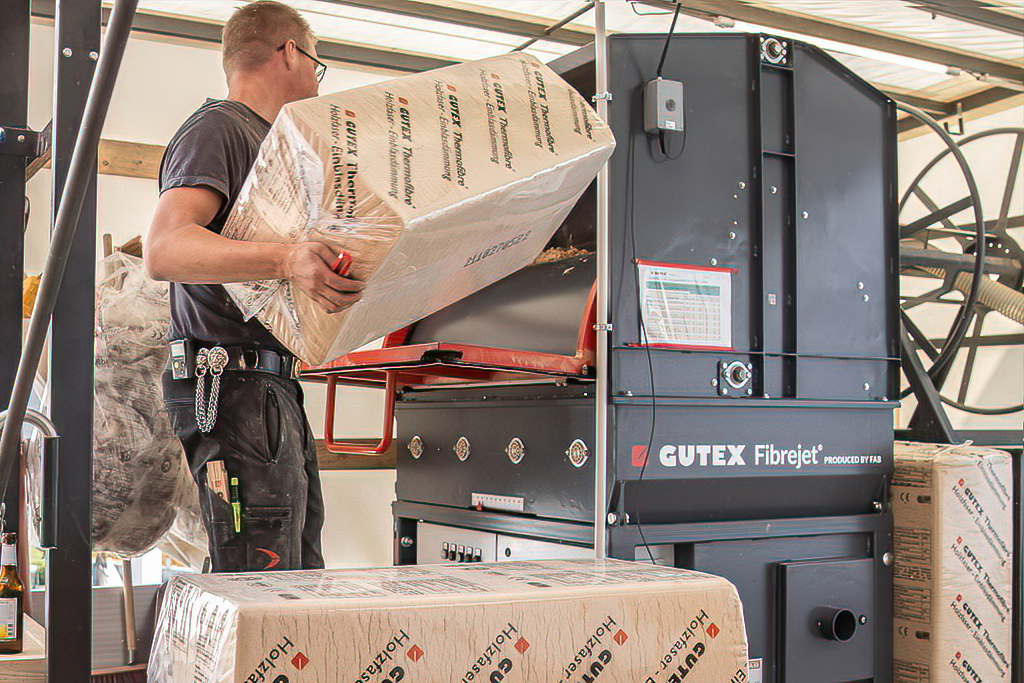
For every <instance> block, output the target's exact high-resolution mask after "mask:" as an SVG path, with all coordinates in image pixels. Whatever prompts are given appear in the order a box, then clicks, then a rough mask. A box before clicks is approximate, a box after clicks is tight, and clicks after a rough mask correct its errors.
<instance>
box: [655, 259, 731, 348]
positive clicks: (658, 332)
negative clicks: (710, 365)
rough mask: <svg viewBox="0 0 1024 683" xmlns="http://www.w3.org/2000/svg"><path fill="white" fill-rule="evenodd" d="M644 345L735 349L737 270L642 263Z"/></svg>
mask: <svg viewBox="0 0 1024 683" xmlns="http://www.w3.org/2000/svg"><path fill="white" fill-rule="evenodd" d="M638 270H639V277H640V310H641V315H642V319H643V324H644V332H645V335H644V338H643V339H641V340H640V341H641V343H644V344H646V345H648V346H681V347H699V348H712V349H731V348H732V271H731V270H728V269H725V268H703V267H699V266H681V265H671V264H667V263H653V262H650V261H640V262H639V264H638Z"/></svg>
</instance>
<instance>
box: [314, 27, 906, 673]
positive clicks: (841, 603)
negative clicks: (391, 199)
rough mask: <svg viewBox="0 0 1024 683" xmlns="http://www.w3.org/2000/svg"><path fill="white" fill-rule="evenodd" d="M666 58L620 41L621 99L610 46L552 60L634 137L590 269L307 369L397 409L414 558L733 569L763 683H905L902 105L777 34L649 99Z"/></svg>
mask: <svg viewBox="0 0 1024 683" xmlns="http://www.w3.org/2000/svg"><path fill="white" fill-rule="evenodd" d="M665 43H666V38H665V37H664V36H652V35H615V36H611V37H610V38H608V42H607V73H606V74H604V76H606V80H607V83H608V86H607V93H606V92H598V91H597V83H598V82H604V81H603V80H602V78H599V76H602V74H599V73H598V65H597V64H596V63H595V56H594V52H593V50H592V49H591V50H588V49H586V48H585V49H584V50H581V51H580V52H577V53H573V54H570V55H568V56H566V57H564V58H562V59H560V60H558V61H556V62H555V63H553V64H552V66H553V68H555V69H556V70H557V71H559V72H560V73H561V74H563V76H564V77H565V78H566V79H567V80H568V81H569V82H570V83H572V84H573V85H574V86H575V87H577V88H578V89H579V90H580V92H581V94H583V95H584V96H585V97H587V98H588V99H590V98H592V97H594V96H597V97H598V98H606V99H607V98H610V97H612V98H613V99H611V100H610V101H609V102H608V106H607V111H608V121H609V124H610V125H611V127H612V130H613V132H614V133H615V136H616V139H617V141H618V146H617V148H616V151H615V154H614V155H613V157H612V159H611V161H610V166H609V169H608V178H609V179H610V182H609V184H608V186H607V193H606V195H604V194H602V193H601V192H589V191H588V193H586V194H585V195H584V196H583V199H582V200H581V201H580V203H579V205H578V206H577V207H576V209H575V210H574V211H573V213H572V214H571V215H570V216H569V219H568V220H567V221H566V224H565V226H563V229H562V230H561V231H560V233H559V234H558V235H556V238H555V239H556V244H555V245H554V246H560V247H573V250H572V252H571V253H573V254H575V255H574V256H571V257H569V258H562V259H558V260H554V261H551V262H546V263H538V264H535V265H533V266H530V267H528V268H526V269H523V270H521V271H519V272H517V273H515V274H513V275H511V276H510V277H508V278H506V279H504V280H502V281H500V282H498V283H496V284H494V285H492V286H490V287H488V288H486V289H484V290H482V291H480V292H478V293H477V294H475V295H473V296H471V297H469V298H467V299H464V300H462V301H460V302H459V303H457V304H454V305H452V306H450V307H449V308H447V309H445V310H443V311H441V312H439V313H437V314H435V315H432V316H430V317H428V318H426V319H424V320H422V321H421V322H419V323H417V324H415V325H413V326H412V327H410V328H409V329H407V330H402V331H400V332H397V333H395V334H392V335H391V336H389V337H388V339H387V340H386V342H385V345H384V347H383V348H381V349H375V350H368V351H358V352H353V353H351V354H349V355H347V356H345V357H343V358H341V359H339V360H338V361H336V362H334V363H332V364H330V365H327V366H324V367H320V368H314V369H311V370H310V371H309V373H308V374H310V375H322V376H325V377H327V379H328V383H329V385H331V388H332V392H331V393H332V395H333V387H334V386H336V385H337V384H338V383H343V384H344V383H347V384H356V385H365V386H380V387H384V388H386V390H387V392H388V406H389V410H393V414H394V418H395V420H396V422H397V430H396V433H395V439H396V446H397V456H396V459H397V485H396V490H397V502H395V504H394V508H393V510H394V518H395V561H396V562H397V563H399V564H409V563H434V562H452V561H455V562H477V561H484V562H495V561H498V562H500V561H503V560H510V559H511V560H526V559H540V558H568V557H586V556H591V555H592V554H593V553H594V549H595V546H597V547H598V550H599V551H601V550H604V552H606V553H607V554H608V555H609V556H611V557H616V558H624V559H630V560H636V561H639V562H656V563H661V564H667V565H673V566H676V567H685V568H691V569H696V570H700V571H706V572H710V573H713V574H719V575H722V576H725V577H727V578H728V579H730V580H731V581H732V582H733V583H734V584H735V585H736V586H737V588H738V590H739V594H740V597H741V598H742V600H743V605H744V612H745V615H746V627H747V633H748V638H749V644H750V659H751V662H750V680H751V681H758V682H759V683H840V682H848V681H862V682H863V681H871V682H872V683H889V682H890V681H891V680H892V673H891V662H892V631H891V623H892V599H893V596H892V571H893V568H892V519H891V517H890V514H889V511H888V502H887V486H888V483H889V479H890V475H891V472H892V452H893V418H892V411H893V408H894V406H895V403H894V399H895V398H896V397H897V395H898V386H897V381H898V372H899V345H898V341H899V340H898V329H899V328H898V324H899V323H898V308H897V287H898V283H897V272H898V250H897V249H898V247H897V240H898V230H897V214H896V206H895V197H896V177H895V147H896V123H895V121H896V116H895V111H896V110H895V105H894V104H893V102H892V101H891V100H889V99H888V98H887V97H886V96H885V95H883V94H881V93H879V92H878V91H876V90H875V89H873V88H872V87H871V86H869V85H868V84H866V83H865V82H864V81H862V80H861V79H859V78H858V77H857V76H855V75H854V74H853V73H851V72H850V71H848V70H847V69H846V68H844V67H843V66H842V65H840V64H839V63H838V62H836V61H835V60H833V59H832V58H830V57H829V56H827V55H825V54H824V53H823V52H821V51H820V50H818V49H816V48H814V47H812V46H809V45H805V44H801V43H799V42H794V41H791V40H789V39H785V38H779V37H774V36H767V35H743V34H716V35H703V34H689V35H684V36H676V37H673V38H671V41H670V49H669V50H668V52H667V59H666V60H665V62H664V68H663V70H662V80H663V81H670V82H668V83H660V84H657V86H656V87H655V86H650V85H649V84H651V83H652V82H656V81H657V79H656V78H655V74H656V66H657V64H658V62H659V56H660V55H661V54H662V52H663V46H664V45H665ZM677 85H679V86H680V87H676V86H677ZM608 93H610V95H609V94H608ZM645 95H646V97H645ZM652 108H653V109H652ZM658 114H664V116H659V115H658ZM667 120H671V121H673V123H666V121H667ZM604 196H607V201H606V204H605V205H604V206H599V205H598V202H599V197H604ZM602 216H603V218H602ZM601 220H606V225H607V236H608V242H609V246H608V247H607V252H606V253H605V251H604V250H603V249H598V248H596V245H597V243H596V242H595V227H594V226H595V225H598V224H599V223H600V221H601ZM600 259H605V261H604V263H605V265H606V267H607V270H608V280H607V282H608V287H607V292H608V299H607V301H608V317H607V319H606V320H601V319H599V317H598V316H597V313H598V311H599V309H600V307H599V306H598V303H599V302H598V301H597V293H598V291H599V288H597V287H595V283H596V282H597V280H598V278H599V276H600V272H599V268H598V266H599V265H600ZM601 335H606V337H605V338H606V339H607V353H606V354H604V355H602V354H601V353H598V352H597V350H598V347H599V344H598V342H599V341H600V339H601ZM328 412H329V415H330V414H331V413H333V410H330V409H329V411H328ZM329 419H330V418H329ZM391 424H392V422H391V417H390V414H389V415H388V416H386V421H385V425H387V426H390V425H391ZM599 430H600V431H599ZM385 431H386V432H387V431H388V430H387V428H386V429H385ZM390 438H391V435H390V434H388V435H387V436H385V438H384V440H383V442H382V443H381V444H380V445H379V447H378V450H379V449H380V448H384V447H386V446H387V443H385V442H387V441H389V440H390ZM328 439H329V440H330V441H332V442H333V446H332V447H333V448H336V449H339V450H345V449H347V448H348V446H346V444H345V443H344V442H341V441H337V440H335V439H333V435H331V434H330V433H329V434H328ZM371 450H372V449H371ZM595 482H597V483H596V484H595ZM602 484H603V485H602ZM602 543H606V546H605V547H604V548H601V545H602Z"/></svg>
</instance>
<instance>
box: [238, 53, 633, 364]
mask: <svg viewBox="0 0 1024 683" xmlns="http://www.w3.org/2000/svg"><path fill="white" fill-rule="evenodd" d="M614 146H615V141H614V139H613V137H612V134H611V131H610V130H609V128H608V126H607V125H606V124H605V123H604V122H603V121H602V120H601V119H599V118H598V117H597V114H596V113H595V112H594V110H593V109H592V108H591V107H590V105H589V104H588V103H587V102H586V101H585V100H584V98H583V97H582V96H581V95H580V94H579V93H578V92H577V91H576V90H575V89H573V88H572V87H571V86H570V85H569V84H568V83H566V82H565V81H563V80H562V79H561V78H560V77H559V76H558V75H557V74H556V73H555V72H554V71H552V70H551V69H549V68H548V67H546V66H544V65H543V64H541V63H540V62H538V61H537V60H536V59H535V58H533V57H531V56H530V55H527V54H522V53H515V54H508V55H503V56H500V57H494V58H490V59H485V60H481V61H477V62H468V63H465V64H458V65H455V66H450V67H445V68H443V69H437V70H434V71H430V72H426V73H421V74H415V75H411V76H405V77H402V78H398V79H395V80H391V81H386V82H383V83H379V84H375V85H370V86H365V87H360V88H355V89H353V90H347V91H344V92H340V93H337V94H334V95H326V96H323V97H318V98H314V99H309V100H303V101H300V102H294V103H292V104H289V105H286V106H285V107H284V109H282V110H281V113H280V115H279V116H278V117H277V120H276V121H275V122H274V124H273V127H272V128H271V130H270V133H269V134H268V136H267V138H266V140H265V141H264V142H263V146H262V147H261V148H260V152H259V156H258V158H257V160H256V163H255V165H254V166H253V169H252V171H251V172H250V174H249V177H248V179H247V180H246V183H245V185H244V187H243V189H242V191H241V193H240V195H239V198H238V201H237V202H236V204H235V206H234V209H233V210H232V213H231V215H230V217H229V219H228V221H227V224H226V225H225V227H224V231H223V234H224V235H225V236H227V237H231V238H234V239H242V240H255V241H269V242H300V241H307V240H317V241H322V242H325V243H327V244H328V245H330V246H331V247H332V248H334V249H337V250H339V251H341V250H344V251H347V252H349V253H350V254H351V255H352V256H353V258H354V262H353V265H352V275H353V276H354V277H356V278H358V279H360V280H362V281H364V282H365V283H366V289H365V291H364V292H363V297H362V300H360V301H359V302H358V303H357V304H355V305H354V306H352V307H351V308H349V309H348V310H346V311H344V312H342V313H338V314H333V315H330V314H327V313H325V312H324V311H323V310H322V309H321V308H320V307H319V306H318V305H317V304H316V303H315V302H314V301H313V300H312V299H310V298H309V297H307V296H306V295H305V294H304V293H302V292H301V291H299V290H298V289H297V288H294V287H292V286H291V285H290V284H289V283H288V282H287V281H276V280H275V281H260V282H250V283H244V284H235V285H228V286H227V290H228V292H230V294H231V296H232V298H233V299H234V300H235V302H236V303H237V304H238V306H239V308H240V309H241V311H242V313H243V314H244V315H245V316H246V317H247V318H249V317H252V316H254V315H255V316H256V317H257V318H258V319H259V320H260V321H261V322H262V323H263V324H264V325H266V326H267V327H268V328H269V329H270V331H271V332H272V333H273V334H274V336H275V337H276V338H277V339H278V340H280V341H281V342H282V343H283V344H284V345H285V346H286V347H288V348H289V349H290V350H291V351H292V352H294V353H295V354H296V355H297V356H298V357H299V358H301V359H302V360H304V361H306V362H307V363H311V364H318V363H322V362H324V361H326V360H330V359H333V358H336V357H337V356H340V355H342V354H344V353H346V352H348V351H350V350H352V349H354V348H356V347H358V346H360V345H362V344H364V343H366V342H369V341H372V340H374V339H377V338H379V337H381V336H383V335H384V334H386V333H388V332H391V331H393V330H396V329H400V328H402V327H404V326H405V325H408V324H409V323H412V322H415V321H416V320H419V319H420V318H422V317H424V316H426V315H429V314H431V313H433V312H435V311H438V310H440V309H441V308H444V307H445V306H447V305H449V304H451V303H454V302H455V301H457V300H459V299H461V298H463V297H465V296H468V295H469V294H472V293H473V292H475V291H477V290H479V289H482V288H483V287H485V286H487V285H489V284H491V283H493V282H495V281H497V280H499V279H501V278H502V277H504V276H506V275H508V274H510V273H512V272H514V271H516V270H518V269H519V268H521V267H523V266H525V265H527V264H529V263H530V262H532V261H533V259H534V257H536V256H537V254H539V253H540V252H541V250H542V249H543V248H544V245H545V244H546V243H547V241H548V239H549V238H550V237H551V235H552V234H553V233H554V232H555V230H557V228H558V226H559V225H560V224H561V222H562V220H563V219H564V218H565V216H566V215H567V214H568V213H569V211H570V209H571V208H572V207H573V205H574V204H575V203H576V200H577V199H578V198H579V196H580V195H581V194H582V192H583V191H584V190H585V189H586V188H587V186H588V185H589V184H590V183H591V181H592V180H593V179H594V176H595V175H596V174H597V172H598V170H599V169H600V168H601V166H602V165H603V164H604V162H605V160H606V159H607V158H608V157H609V156H610V155H611V153H612V150H613V149H614Z"/></svg>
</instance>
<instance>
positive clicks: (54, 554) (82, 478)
mask: <svg viewBox="0 0 1024 683" xmlns="http://www.w3.org/2000/svg"><path fill="white" fill-rule="evenodd" d="M20 1H21V0H19V2H20ZM137 4H138V0H118V3H117V5H116V6H115V8H114V11H113V13H112V15H111V18H110V23H109V25H108V29H107V37H106V41H105V43H104V48H103V51H102V54H101V53H100V45H99V35H100V0H61V1H60V2H59V3H58V5H57V12H56V22H55V23H56V36H55V38H56V40H55V48H56V55H55V59H56V69H55V78H54V117H53V121H54V122H53V184H54V192H53V213H54V222H53V230H52V234H51V243H50V252H49V255H48V256H47V261H46V267H45V269H44V270H43V277H42V282H41V283H40V286H39V295H38V299H37V301H36V306H35V310H34V311H33V314H32V321H31V323H30V324H29V331H28V334H27V335H26V338H25V343H24V348H23V350H22V353H21V358H20V361H19V363H18V372H17V377H16V379H15V381H14V386H13V388H12V390H11V398H10V403H9V406H8V410H7V419H6V421H5V422H4V426H3V432H2V435H0V483H2V482H6V481H8V480H9V478H10V475H11V472H12V471H13V470H14V466H15V464H16V461H17V456H18V444H19V441H20V433H21V424H22V422H23V421H24V419H25V414H26V409H27V405H28V399H29V395H30V393H31V387H32V383H33V380H34V377H35V372H36V367H37V366H38V364H39V359H40V357H41V355H42V349H43V342H44V341H45V338H46V333H47V330H48V329H49V328H50V322H51V318H52V341H51V354H52V357H53V358H55V359H57V361H58V362H54V363H52V364H51V365H52V367H51V372H50V378H51V386H52V388H53V400H52V417H53V422H54V423H55V424H56V426H57V429H58V431H59V432H60V433H61V434H63V435H64V436H65V437H66V440H65V441H64V443H65V444H66V445H65V446H64V449H63V453H62V456H61V458H60V460H59V463H58V466H57V470H58V471H57V479H58V481H57V491H58V495H57V499H58V501H59V505H58V508H57V513H56V516H57V520H56V544H55V547H54V548H53V549H52V550H50V552H49V554H48V556H47V591H46V612H47V620H46V622H47V623H46V626H47V638H46V660H47V679H48V680H50V681H59V682H60V683H87V681H89V679H90V675H91V669H92V633H91V626H92V572H91V564H92V547H91V546H92V544H91V523H90V522H91V512H92V511H91V507H92V506H91V503H92V501H91V498H92V419H93V417H92V415H93V411H92V407H93V362H94V361H93V316H94V293H95V261H96V151H97V147H98V145H99V138H100V132H101V130H102V128H103V121H104V119H105V118H106V114H107V109H108V107H109V105H110V97H111V94H112V92H113V89H114V82H115V80H116V78H117V72H118V69H119V67H120V64H121V58H122V56H123V55H124V48H125V44H126V43H127V41H128V35H129V32H130V30H131V23H132V17H133V16H134V14H135V7H136V5H137ZM5 9H6V6H5ZM26 17H27V15H26ZM4 19H5V22H6V19H7V16H6V13H5V17H4ZM26 28H27V23H26ZM25 54H26V59H27V50H26V51H25ZM97 64H98V66H97ZM94 70H95V71H96V78H95V80H94V79H93V71H94ZM27 137H28V136H27V135H26V138H27ZM22 164H24V160H22ZM22 173H24V167H22ZM23 189H24V188H22V190H23ZM22 201H23V197H22ZM65 276H66V280H65ZM62 284H63V286H62ZM20 290H21V287H20V282H19V284H18V287H17V291H18V292H19V293H20ZM18 329H19V332H20V320H19V324H18ZM49 524H50V525H51V526H52V525H53V520H50V522H49Z"/></svg>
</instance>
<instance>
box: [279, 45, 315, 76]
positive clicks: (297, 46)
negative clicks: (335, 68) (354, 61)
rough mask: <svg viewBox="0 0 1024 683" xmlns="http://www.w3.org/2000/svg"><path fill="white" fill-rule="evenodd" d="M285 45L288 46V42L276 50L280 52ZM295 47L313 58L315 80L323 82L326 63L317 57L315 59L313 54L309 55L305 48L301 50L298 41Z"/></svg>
mask: <svg viewBox="0 0 1024 683" xmlns="http://www.w3.org/2000/svg"><path fill="white" fill-rule="evenodd" d="M286 47H288V43H285V44H284V45H282V46H281V47H279V48H277V52H280V51H281V50H283V49H285V48H286ZM295 49H296V50H298V51H299V52H301V53H302V54H304V55H306V56H307V57H309V58H310V59H312V60H313V63H314V64H316V82H317V83H321V82H323V80H324V74H326V73H327V65H326V64H324V63H323V62H321V61H320V60H319V59H317V58H316V57H314V56H313V55H311V54H309V53H308V52H306V51H305V50H303V49H302V48H301V47H299V45H298V43H296V44H295Z"/></svg>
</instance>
